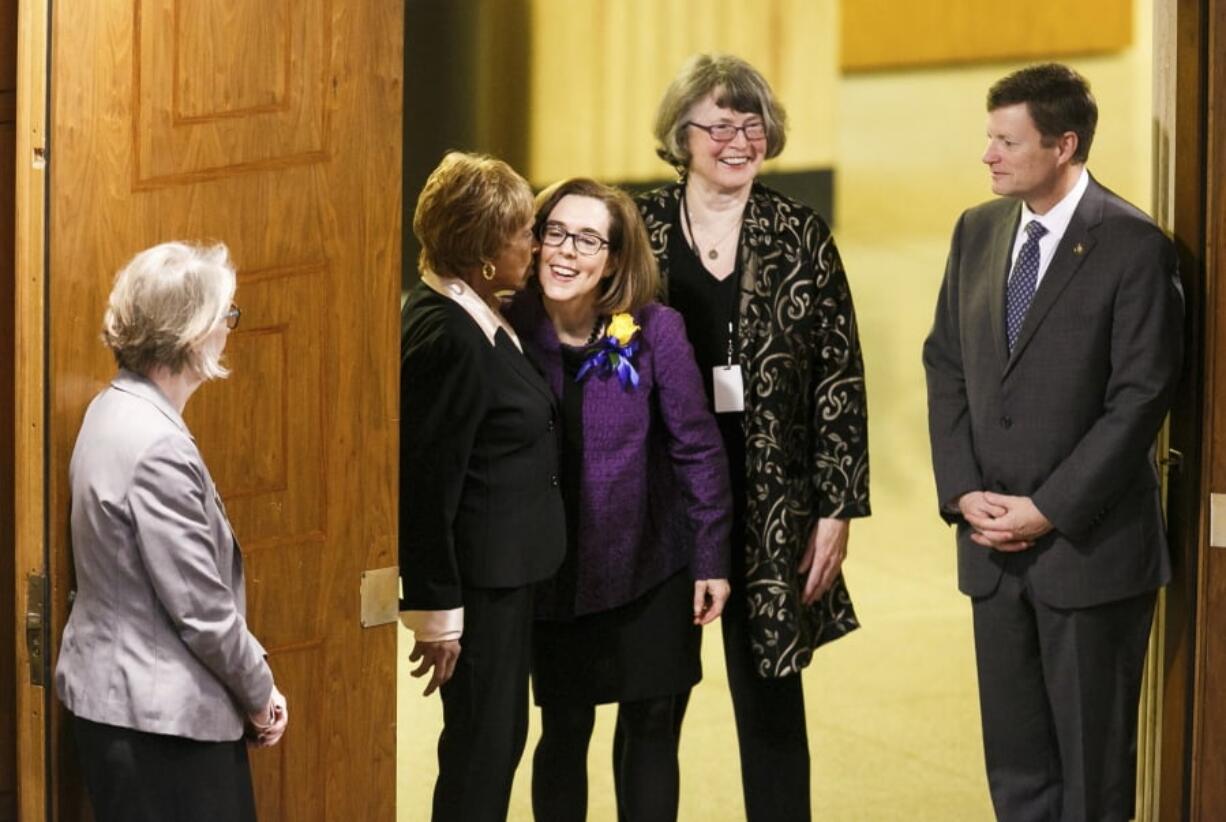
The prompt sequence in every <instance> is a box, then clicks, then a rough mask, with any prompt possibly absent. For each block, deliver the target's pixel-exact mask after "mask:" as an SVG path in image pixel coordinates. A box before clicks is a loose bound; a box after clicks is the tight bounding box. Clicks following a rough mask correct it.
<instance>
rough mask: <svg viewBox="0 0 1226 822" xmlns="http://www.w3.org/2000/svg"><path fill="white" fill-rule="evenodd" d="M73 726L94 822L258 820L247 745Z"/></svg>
mask: <svg viewBox="0 0 1226 822" xmlns="http://www.w3.org/2000/svg"><path fill="white" fill-rule="evenodd" d="M71 723H72V729H73V735H74V737H75V738H76V743H77V752H78V755H79V757H80V761H81V773H82V776H83V777H84V779H85V790H86V792H87V793H88V794H89V802H90V805H91V806H92V807H93V811H94V819H95V820H97V822H216V821H217V820H223V819H224V820H226V821H227V822H255V798H254V794H253V793H252V790H251V768H250V766H249V764H248V762H247V743H246V742H245V741H243V740H241V739H239V740H236V741H234V742H200V741H197V740H195V739H185V738H183V737H179V736H165V735H162V734H152V733H146V732H144V731H136V730H133V729H131V728H119V727H115V726H113V725H103V724H100V723H97V722H91V721H89V720H87V719H81V718H80V717H72V718H71Z"/></svg>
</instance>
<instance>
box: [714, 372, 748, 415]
mask: <svg viewBox="0 0 1226 822" xmlns="http://www.w3.org/2000/svg"><path fill="white" fill-rule="evenodd" d="M711 383H712V385H713V387H714V389H715V390H714V392H713V393H714V394H715V413H716V414H727V413H731V412H737V411H744V410H745V387H744V385H743V384H742V383H741V367H740V366H739V365H717V366H715V367H714V368H712V369H711Z"/></svg>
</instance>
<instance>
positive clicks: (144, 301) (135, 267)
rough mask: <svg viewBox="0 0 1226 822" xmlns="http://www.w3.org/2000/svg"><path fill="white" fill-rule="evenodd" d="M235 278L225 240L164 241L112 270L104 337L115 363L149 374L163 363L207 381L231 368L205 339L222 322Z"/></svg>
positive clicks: (176, 370) (104, 316) (104, 321)
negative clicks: (203, 242) (210, 242)
mask: <svg viewBox="0 0 1226 822" xmlns="http://www.w3.org/2000/svg"><path fill="white" fill-rule="evenodd" d="M235 287H236V280H235V274H234V265H233V263H231V261H230V252H229V249H227V248H226V246H225V244H224V243H217V244H215V245H194V244H191V243H182V242H170V243H161V244H160V245H155V246H153V247H152V248H147V249H145V250H144V251H142V252H140V253H139V254H137V255H136V256H135V257H133V258H132V259H131V260H129V261H128V263H127V265H125V266H124V267H123V268H122V269H120V271H119V273H118V274H117V275H116V276H115V284H114V286H112V288H111V296H110V298H109V299H108V300H107V306H106V313H105V314H104V315H103V317H102V340H103V342H105V343H106V345H107V347H108V348H110V349H111V352H112V353H113V354H114V355H115V362H116V363H118V364H119V367H120V368H126V369H128V370H129V371H135V372H137V373H139V374H148V373H149V371H151V370H152V369H154V368H156V367H158V366H165V367H166V368H168V369H169V370H170V372H171V373H173V374H178V373H180V372H181V371H183V369H185V368H190V369H192V370H193V371H195V372H196V373H197V374H198V375H199V376H200V377H201V378H202V379H206V380H212V379H218V378H220V377H225V376H227V375H228V374H229V373H230V372H229V370H227V369H226V367H225V366H223V365H222V364H221V352H220V351H211V350H208V349H207V348H206V347H205V346H204V345H203V343H204V340H205V338H207V337H208V335H209V334H210V332H212V331H213V329H214V328H216V327H217V323H219V322H223V321H224V320H225V316H226V313H227V312H228V311H229V310H230V301H231V300H233V299H234V291H235Z"/></svg>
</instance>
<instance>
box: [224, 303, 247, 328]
mask: <svg viewBox="0 0 1226 822" xmlns="http://www.w3.org/2000/svg"><path fill="white" fill-rule="evenodd" d="M242 316H243V312H242V311H240V310H239V309H238V306H237V305H235V304H234V303H230V310H229V311H227V312H226V313H225V320H226V328H229V329H230V330H231V331H233V330H234V329H236V328H238V320H239V318H240V317H242Z"/></svg>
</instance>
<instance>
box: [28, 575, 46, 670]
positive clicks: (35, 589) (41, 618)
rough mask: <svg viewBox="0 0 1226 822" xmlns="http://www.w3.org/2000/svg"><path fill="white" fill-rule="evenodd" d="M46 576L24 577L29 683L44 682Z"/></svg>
mask: <svg viewBox="0 0 1226 822" xmlns="http://www.w3.org/2000/svg"><path fill="white" fill-rule="evenodd" d="M46 648H47V578H46V577H44V576H40V575H39V574H30V575H29V577H27V578H26V656H27V657H28V658H29V662H30V684H31V685H36V686H38V687H40V688H41V687H43V686H44V685H45V684H46V679H47V677H46V662H45V660H46Z"/></svg>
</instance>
